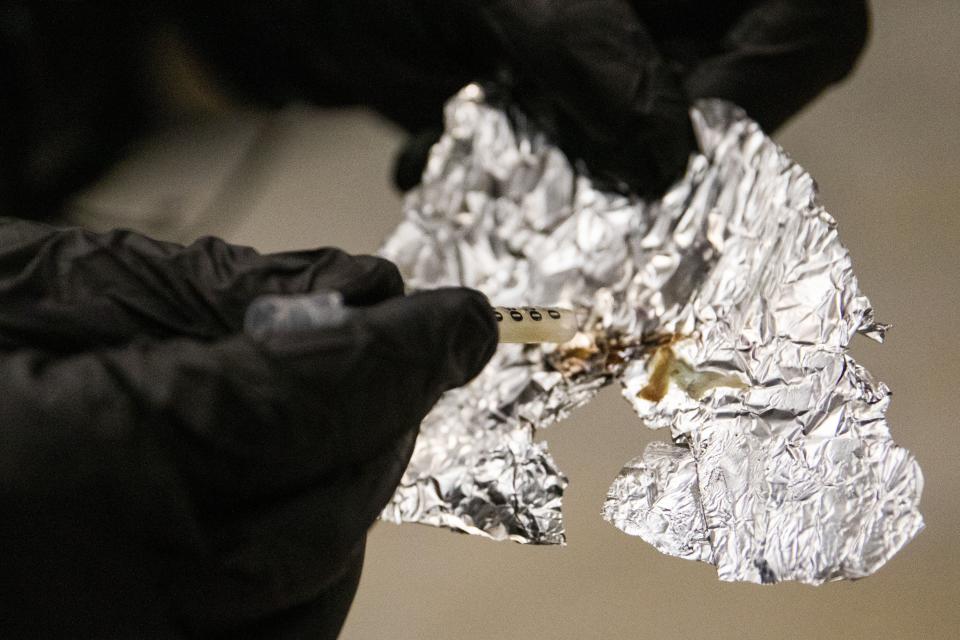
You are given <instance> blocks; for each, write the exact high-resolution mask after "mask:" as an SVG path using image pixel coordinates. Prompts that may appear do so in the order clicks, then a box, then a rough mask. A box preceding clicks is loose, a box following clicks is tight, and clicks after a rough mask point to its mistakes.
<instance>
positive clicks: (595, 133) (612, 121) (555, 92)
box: [476, 0, 695, 195]
mask: <svg viewBox="0 0 960 640" xmlns="http://www.w3.org/2000/svg"><path fill="white" fill-rule="evenodd" d="M476 11H477V13H478V14H479V16H480V25H481V27H480V28H481V29H485V30H487V31H488V32H489V33H490V34H491V37H492V38H493V40H494V41H495V42H496V43H497V46H498V47H499V48H500V49H501V50H502V51H504V52H505V56H506V58H507V60H508V64H509V65H510V66H511V68H512V71H513V72H514V74H515V76H516V81H517V86H516V97H517V99H518V101H519V102H520V103H521V105H523V106H525V107H526V108H527V111H528V113H530V114H531V116H533V117H534V118H535V119H537V120H538V121H539V122H540V124H541V125H542V126H545V127H546V128H547V130H548V132H549V133H550V134H551V135H552V136H553V138H554V139H555V140H556V141H557V142H558V144H559V145H560V146H561V148H563V149H564V151H566V152H567V153H568V154H569V155H571V156H573V157H574V158H582V159H583V160H585V161H586V164H587V168H588V169H589V170H590V171H591V172H592V173H593V174H594V175H595V176H596V177H598V178H600V179H601V180H603V181H606V182H619V183H626V185H628V186H629V187H631V188H632V189H634V190H635V191H637V192H638V193H640V194H642V195H660V194H661V193H662V192H663V191H664V190H665V189H666V188H667V187H668V186H669V185H670V184H671V183H672V182H673V181H674V180H675V179H676V178H678V177H679V176H680V175H681V174H682V172H683V170H684V168H685V167H686V164H687V160H688V157H689V154H690V152H691V151H693V150H694V148H695V143H694V138H693V133H692V128H691V124H690V121H689V115H688V108H689V103H688V100H687V97H686V95H685V93H684V90H683V86H682V83H681V79H680V78H679V76H678V75H677V74H676V73H675V72H674V70H673V69H672V67H671V66H670V65H669V64H668V63H667V61H665V60H664V59H663V57H662V56H661V55H660V53H659V51H658V50H657V47H656V45H655V43H654V40H653V38H652V37H651V36H650V34H649V33H648V32H647V30H646V28H645V27H644V25H643V24H641V22H640V20H639V19H638V17H637V15H636V13H635V12H634V10H633V8H632V7H631V6H630V5H629V3H628V2H627V1H626V0H579V1H577V2H567V1H566V0H539V1H538V2H511V1H509V0H497V1H493V2H486V3H480V4H479V5H478V8H477V9H476Z"/></svg>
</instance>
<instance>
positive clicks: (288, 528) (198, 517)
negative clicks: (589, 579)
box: [0, 220, 496, 638]
mask: <svg viewBox="0 0 960 640" xmlns="http://www.w3.org/2000/svg"><path fill="white" fill-rule="evenodd" d="M315 289H334V290H337V291H340V292H342V294H343V296H344V298H345V300H346V302H347V304H350V305H354V306H356V307H357V310H356V311H355V312H354V313H352V314H351V316H350V320H349V321H348V322H347V323H346V324H345V325H343V326H341V327H338V328H333V329H325V330H315V331H308V332H302V333H297V334H295V335H286V336H275V337H273V338H270V339H269V340H268V341H267V342H265V343H258V342H255V341H253V340H251V339H250V338H248V337H247V336H246V335H244V334H243V333H241V332H240V327H241V324H242V321H243V314H244V311H245V309H246V307H247V305H248V304H249V303H250V301H252V300H253V299H254V298H255V297H257V296H259V295H261V294H264V293H303V292H306V291H310V290H315ZM495 342H496V328H495V321H494V319H493V313H492V311H491V310H490V308H489V306H488V303H487V301H486V300H485V298H483V296H481V295H480V294H478V293H476V292H474V291H469V290H465V289H446V290H437V291H432V292H427V293H421V294H415V295H411V296H404V295H403V290H402V282H401V279H400V276H399V274H398V273H397V271H396V268H395V267H394V266H393V265H391V264H390V263H389V262H387V261H385V260H381V259H379V258H373V257H364V256H360V257H351V256H348V255H347V254H344V253H342V252H340V251H337V250H334V249H321V250H318V251H304V252H298V253H287V254H279V255H269V256H262V255H259V254H257V253H256V252H254V251H253V250H251V249H246V248H242V247H236V246H231V245H228V244H226V243H223V242H221V241H218V240H214V239H205V240H201V241H199V242H197V243H196V244H193V245H191V246H189V247H186V248H184V247H180V246H177V245H173V244H167V243H161V242H156V241H153V240H149V239H147V238H145V237H143V236H139V235H136V234H133V233H128V232H114V233H110V234H106V235H95V234H92V233H88V232H84V231H81V230H76V229H70V230H56V229H53V228H51V227H46V226H41V225H36V224H31V223H25V222H15V221H10V220H0V514H2V517H0V567H2V569H0V573H2V575H3V582H4V584H5V585H6V588H5V590H4V597H3V598H2V604H0V636H2V637H76V638H87V637H176V638H179V637H211V636H213V637H229V638H238V637H265V638H284V637H296V638H300V637H311V638H323V637H332V636H335V635H336V633H337V632H338V630H339V628H340V626H341V625H342V623H343V619H344V617H345V615H346V612H347V608H348V607H349V605H350V602H351V600H352V597H353V593H354V592H355V590H356V585H357V580H358V578H359V572H360V566H361V563H362V558H363V548H364V539H365V534H366V531H367V529H368V527H369V526H370V525H371V523H372V522H373V521H374V519H375V518H376V516H377V515H378V514H379V512H380V511H381V509H382V508H383V506H384V504H385V503H386V501H387V500H388V499H389V498H390V496H391V495H392V493H393V491H394V489H395V488H396V485H397V483H398V482H399V479H400V477H401V474H402V472H403V470H404V468H405V466H406V463H407V460H408V458H409V456H410V453H411V451H412V447H413V443H414V440H415V437H416V433H417V428H418V425H419V423H420V420H421V419H422V418H423V416H424V415H425V414H426V413H427V411H428V410H429V409H430V408H431V406H432V405H433V404H434V402H435V401H436V400H437V398H438V397H439V396H440V394H441V393H443V391H445V390H447V389H449V388H451V387H455V386H458V385H462V384H464V383H465V382H467V381H468V380H469V379H470V378H472V377H473V376H474V375H476V374H477V372H478V371H479V370H480V369H481V368H482V367H483V365H484V364H485V363H486V361H487V359H488V358H489V357H490V355H491V354H492V352H493V349H494V347H495Z"/></svg>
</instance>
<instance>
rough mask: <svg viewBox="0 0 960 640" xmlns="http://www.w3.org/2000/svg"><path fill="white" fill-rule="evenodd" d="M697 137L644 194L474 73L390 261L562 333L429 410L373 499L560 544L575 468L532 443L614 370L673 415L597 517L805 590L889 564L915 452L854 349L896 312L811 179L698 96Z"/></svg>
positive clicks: (650, 406)
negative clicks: (893, 428)
mask: <svg viewBox="0 0 960 640" xmlns="http://www.w3.org/2000/svg"><path fill="white" fill-rule="evenodd" d="M691 117H692V120H693V123H694V129H695V131H696V134H697V136H698V140H699V143H700V148H701V153H700V154H697V155H695V156H692V157H691V160H690V163H689V166H688V169H687V172H686V175H685V176H684V177H683V178H682V179H681V180H680V181H678V182H677V183H676V184H675V185H674V187H673V188H671V190H670V191H669V192H668V193H667V194H665V195H664V196H663V197H662V198H661V199H659V200H656V201H643V200H640V199H637V198H633V197H629V196H624V195H621V194H618V193H613V192H608V191H604V190H602V189H600V188H598V187H595V186H594V185H593V184H592V182H591V181H590V179H589V177H588V176H587V175H586V174H585V173H584V172H582V171H579V170H578V169H576V168H575V167H573V166H571V164H570V163H569V162H568V161H567V159H566V157H565V156H564V155H563V154H562V153H561V152H560V151H559V150H558V149H557V148H556V147H554V146H552V145H551V144H550V142H549V141H548V140H547V139H546V138H545V137H544V136H543V135H542V134H541V133H539V132H537V130H536V128H535V127H534V126H532V125H531V124H530V123H529V122H527V121H526V120H525V119H524V117H523V115H522V114H520V113H517V112H514V111H512V110H511V109H510V108H509V107H505V108H500V106H499V105H491V104H488V103H487V102H486V96H485V93H484V90H483V89H482V88H481V87H480V86H478V85H470V86H468V87H466V88H464V89H463V90H462V91H461V92H460V93H459V94H458V95H457V96H455V97H454V98H453V99H452V100H451V101H450V102H449V103H448V105H447V107H446V112H445V121H446V131H445V133H444V135H443V137H442V138H441V140H440V141H439V142H438V143H437V144H436V145H435V146H434V148H433V150H432V151H431V155H430V158H429V161H428V164H427V167H426V169H425V172H424V175H423V180H422V184H421V186H419V187H418V188H417V189H416V190H414V191H413V192H411V193H410V194H409V195H408V196H407V199H406V201H405V205H404V214H405V216H404V220H403V221H402V222H401V224H400V225H399V226H398V228H397V229H396V231H395V232H394V233H393V235H392V236H391V237H390V238H388V240H387V241H386V243H385V244H384V246H383V248H382V249H381V253H382V255H384V256H385V257H387V258H389V259H391V260H393V261H394V262H396V263H397V264H398V266H399V267H400V269H401V272H402V273H403V274H404V276H405V277H406V279H407V283H408V285H409V286H410V287H411V288H414V289H417V288H433V287H438V286H445V285H465V286H470V287H474V288H477V289H480V290H481V291H483V292H484V293H485V294H486V295H487V296H488V297H489V298H490V299H491V300H492V301H494V303H495V304H499V305H506V306H522V305H529V304H537V305H549V306H568V307H572V308H575V309H577V311H578V315H579V317H580V320H581V328H582V330H581V332H580V333H579V334H578V335H577V337H576V338H574V340H573V341H571V342H570V343H567V344H565V345H560V346H555V345H534V346H523V345H501V346H500V348H499V349H498V351H497V353H496V355H495V356H494V358H493V360H492V361H491V363H490V364H489V365H488V366H487V367H486V369H485V370H484V371H483V373H481V374H480V376H478V377H477V378H476V379H475V380H474V381H473V382H471V383H470V384H469V385H467V386H466V387H463V388H461V389H455V390H452V391H450V392H448V393H447V394H445V395H444V396H443V397H442V398H441V400H440V402H439V403H438V404H437V405H436V407H435V408H434V409H433V411H432V412H431V413H430V414H429V415H428V416H427V418H426V419H425V420H424V422H423V425H422V427H421V435H420V438H419V440H418V443H417V447H416V450H415V452H414V454H413V458H412V460H411V463H410V466H409V468H408V469H407V471H406V473H405V476H404V478H403V480H402V482H401V485H400V487H399V488H398V490H397V492H396V494H395V495H394V497H393V499H392V501H391V502H390V504H389V505H388V506H387V508H386V509H385V510H384V512H383V514H382V518H384V519H386V520H391V521H394V522H420V523H425V524H432V525H437V526H446V527H450V528H453V529H458V530H461V531H465V532H469V533H473V534H478V535H482V536H486V537H490V538H493V539H508V538H509V539H513V540H516V541H518V542H529V543H537V544H556V543H563V542H564V531H563V520H562V516H561V511H560V508H561V498H562V494H563V491H564V488H565V487H566V484H567V481H566V478H565V477H564V475H563V474H562V472H561V471H560V470H559V469H558V467H557V465H556V463H555V462H554V460H553V459H552V457H551V456H550V454H549V452H548V451H547V448H546V445H545V444H544V443H541V442H536V441H535V435H536V432H537V430H538V429H541V428H544V427H547V426H549V425H551V424H553V423H554V422H556V421H558V420H561V419H563V418H564V417H566V416H567V415H568V414H569V412H570V411H571V410H572V409H574V408H576V407H577V406H579V405H582V404H584V403H586V402H588V401H589V400H590V399H591V398H592V397H593V396H594V395H595V394H596V393H597V392H598V391H599V389H600V388H602V387H603V386H605V385H606V384H609V383H611V382H613V381H618V382H619V383H620V385H621V388H622V392H623V395H624V397H625V398H626V399H627V400H628V401H629V402H630V403H631V404H632V405H633V408H634V409H635V411H636V412H637V414H638V416H639V417H640V418H641V420H642V421H643V423H645V424H646V425H647V426H648V427H650V428H653V429H667V430H669V433H670V440H671V442H669V443H667V442H654V443H651V444H650V445H649V446H648V447H647V449H646V451H645V452H644V453H643V455H641V456H639V457H637V458H635V459H633V460H631V461H630V462H628V463H627V464H626V466H625V467H624V468H623V470H622V471H621V473H620V475H619V476H618V477H617V478H616V479H615V480H614V482H613V484H612V486H611V487H610V490H609V492H608V495H607V498H606V501H605V503H604V505H603V517H604V518H606V519H607V520H609V521H610V522H611V523H613V524H614V525H615V526H617V527H618V528H620V529H621V530H623V531H624V532H626V533H628V534H631V535H636V536H639V537H641V538H642V539H643V540H645V541H646V542H648V543H650V544H651V545H653V546H654V547H655V548H657V549H659V550H660V551H661V552H663V553H667V554H670V555H674V556H677V557H681V558H688V559H694V560H701V561H704V562H709V563H712V564H714V565H716V567H717V571H718V575H719V577H720V578H721V579H723V580H741V581H749V582H764V583H767V582H777V581H782V580H796V581H801V582H806V583H811V584H819V583H821V582H824V581H826V580H832V579H840V578H857V577H861V576H865V575H868V574H870V573H872V572H873V571H875V570H876V569H877V568H879V567H880V566H881V565H883V564H884V562H886V560H887V559H888V558H890V557H891V556H892V555H893V554H894V553H896V552H897V551H898V550H899V549H900V548H901V547H902V546H903V545H904V544H906V542H908V541H909V540H910V539H911V538H912V537H913V536H914V535H916V533H917V532H918V531H919V530H920V529H921V528H922V526H923V520H922V517H921V515H920V513H919V511H918V503H919V499H920V493H921V491H922V483H923V481H922V475H921V473H920V469H919V466H918V465H917V463H916V461H915V460H914V459H913V457H912V456H911V455H910V454H909V452H908V451H906V450H905V449H902V448H900V447H898V446H896V445H895V444H894V443H893V441H892V440H891V437H890V433H889V428H888V425H887V423H886V420H885V412H886V409H887V407H888V405H889V397H890V392H889V390H888V389H887V387H886V386H885V385H883V384H882V383H880V382H877V381H875V380H874V379H873V378H872V377H871V376H870V374H869V373H868V372H867V371H866V370H865V369H863V367H861V366H860V365H858V364H857V363H856V362H855V361H854V360H853V359H852V358H851V357H850V355H849V354H848V352H847V348H848V345H849V344H850V341H851V340H852V339H853V337H854V335H855V334H856V333H858V332H859V333H861V334H864V335H867V336H868V337H871V338H874V339H876V340H882V338H883V334H884V331H885V330H886V328H887V327H886V326H885V325H882V324H880V323H877V322H876V321H875V320H874V315H873V309H872V307H871V306H870V303H869V301H868V300H867V298H866V297H865V296H864V295H863V294H862V293H861V292H860V290H859V287H858V284H857V280H856V277H855V276H854V274H853V270H852V266H851V262H850V257H849V254H848V253H847V251H846V249H845V248H844V247H843V246H842V244H841V243H840V241H839V239H838V236H837V230H836V223H835V222H834V220H833V218H831V217H830V215H829V214H828V213H827V212H826V211H825V210H824V209H823V208H822V207H821V206H819V204H818V203H817V199H816V187H815V185H814V182H813V179H812V178H811V177H810V176H809V175H808V174H807V173H806V172H805V171H804V170H803V169H802V168H801V167H800V166H798V165H797V164H796V163H794V162H793V161H792V160H790V158H789V157H788V156H787V155H786V154H785V153H784V152H783V150H782V149H781V148H780V147H779V146H777V145H776V144H775V143H774V142H773V141H771V140H770V139H769V138H768V137H767V136H765V135H764V133H763V132H762V131H761V130H760V128H759V126H758V125H757V124H756V123H754V122H753V121H751V120H750V119H749V118H748V117H747V116H746V115H745V114H744V113H743V111H742V110H740V109H738V108H737V107H735V106H734V105H731V104H729V103H725V102H722V101H717V100H711V101H702V102H700V103H698V104H697V106H696V107H695V108H694V109H693V110H692V111H691Z"/></svg>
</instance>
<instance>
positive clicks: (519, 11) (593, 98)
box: [178, 0, 867, 195]
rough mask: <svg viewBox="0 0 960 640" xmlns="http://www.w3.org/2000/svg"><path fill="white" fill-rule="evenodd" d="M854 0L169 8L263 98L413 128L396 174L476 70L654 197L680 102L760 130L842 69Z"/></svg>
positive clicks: (573, 152)
mask: <svg viewBox="0 0 960 640" xmlns="http://www.w3.org/2000/svg"><path fill="white" fill-rule="evenodd" d="M865 4H866V3H865V1H864V0H713V1H711V2H699V1H695V0H669V1H665V0H534V1H523V2H519V1H516V0H387V1H385V0H376V1H374V0H356V1H354V2H311V3H303V2H293V1H291V2H282V3H270V4H264V3H260V2H255V1H253V0H244V1H241V2H234V3H231V4H230V8H229V10H224V11H219V10H216V11H214V10H211V8H210V7H209V5H208V4H207V3H199V4H198V3H192V4H189V5H187V6H182V7H180V8H178V11H179V12H180V13H179V15H178V18H179V19H180V20H181V21H182V22H183V24H184V25H185V27H186V31H187V33H191V34H193V36H194V37H193V43H194V44H195V46H196V47H197V48H198V50H200V51H201V52H204V54H205V55H206V56H207V57H208V58H209V59H210V60H212V61H214V62H216V63H218V64H219V66H220V67H221V68H222V69H225V70H227V72H228V76H229V77H230V78H231V79H232V80H233V83H234V86H237V87H240V88H241V89H242V90H245V91H246V92H248V93H250V94H253V95H256V96H259V97H261V98H264V99H270V100H274V101H282V100H285V99H289V98H291V97H300V98H307V99H312V100H315V101H319V102H324V103H327V102H339V101H343V100H347V101H357V102H363V103H366V104H369V105H372V106H374V107H375V108H377V109H379V110H380V111H381V112H383V113H384V114H386V115H388V116H389V117H391V118H393V119H394V120H396V121H397V122H399V123H400V124H402V125H403V126H405V127H407V128H408V129H409V130H411V131H412V132H414V133H415V134H416V135H415V136H414V137H413V138H412V139H411V143H410V144H409V145H408V146H407V148H406V150H405V151H404V152H403V153H402V154H401V156H400V161H399V162H398V165H397V172H396V180H397V182H398V184H399V185H400V186H401V187H402V188H408V187H410V186H412V185H413V184H415V183H416V182H418V181H419V179H420V174H421V170H422V168H423V165H424V161H425V158H426V154H427V151H428V150H429V147H430V145H431V144H432V143H433V142H434V141H435V139H436V137H437V136H438V135H439V131H440V117H441V107H442V105H443V103H444V101H445V100H446V99H447V98H448V97H449V96H450V95H452V94H453V93H454V92H456V91H457V90H458V89H459V88H460V87H462V86H463V85H465V84H467V83H468V82H470V81H472V80H476V79H484V78H495V77H502V76H503V72H506V74H507V75H508V76H509V77H510V78H512V84H513V86H512V89H511V90H512V92H513V94H514V98H515V99H516V100H518V101H519V103H520V104H521V105H522V106H523V107H524V108H525V110H526V111H527V113H528V114H529V115H531V116H532V117H533V118H535V119H536V120H538V122H539V124H540V125H541V126H542V127H544V128H546V130H547V131H548V132H549V133H550V134H551V135H552V137H553V138H554V140H555V141H556V142H557V143H558V144H559V145H560V146H561V147H562V148H563V149H564V150H565V151H566V152H567V153H568V154H569V155H570V156H572V157H573V158H581V159H583V160H585V161H586V164H587V167H588V168H589V169H590V170H591V172H592V173H593V174H594V176H595V177H596V178H599V179H600V180H602V181H606V182H619V181H623V182H625V183H626V184H627V185H629V186H630V187H632V188H633V189H634V190H636V191H638V192H639V193H641V194H644V195H659V194H660V193H661V192H662V191H663V190H664V189H665V188H666V187H667V186H669V184H670V183H671V182H672V181H673V180H674V179H676V178H677V177H678V176H679V175H680V173H681V172H682V171H683V169H684V168H685V166H686V162H687V158H688V155H689V153H690V152H691V151H692V150H693V148H694V140H693V135H692V131H691V127H690V123H689V120H688V107H689V105H690V103H691V102H692V101H693V100H694V99H697V98H702V97H717V98H725V99H728V100H732V101H733V102H735V103H737V104H739V105H740V106H742V107H744V108H745V109H746V110H747V112H748V113H749V114H750V115H751V116H752V117H753V118H754V119H756V120H758V121H759V122H760V124H761V125H763V126H764V127H765V128H766V129H767V130H768V131H772V130H773V129H775V128H776V127H778V126H779V125H780V124H782V123H783V122H784V121H785V120H786V119H787V118H788V117H790V116H791V115H792V114H793V113H795V112H796V111H798V110H799V109H800V108H801V107H802V106H803V105H805V104H806V103H807V102H809V101H810V100H812V99H813V98H814V97H815V96H817V95H818V94H819V93H820V92H821V91H822V90H823V89H824V88H825V87H826V86H827V85H829V84H831V83H834V82H837V81H838V80H840V79H841V78H843V77H844V76H845V75H846V74H847V73H848V72H849V71H850V69H851V68H852V66H853V63H854V62H855V60H856V58H857V56H858V55H859V53H860V51H861V49H862V48H863V45H864V42H865V39H866V32H867V11H866V6H865Z"/></svg>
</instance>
